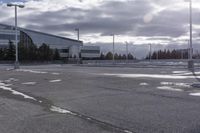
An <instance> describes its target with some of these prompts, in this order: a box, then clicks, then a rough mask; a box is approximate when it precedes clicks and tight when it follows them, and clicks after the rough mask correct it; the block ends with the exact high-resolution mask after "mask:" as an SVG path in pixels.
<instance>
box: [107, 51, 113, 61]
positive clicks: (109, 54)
mask: <svg viewBox="0 0 200 133" xmlns="http://www.w3.org/2000/svg"><path fill="white" fill-rule="evenodd" d="M112 58H113V54H112V53H111V52H108V53H107V54H106V60H112Z"/></svg>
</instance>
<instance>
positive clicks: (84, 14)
mask: <svg viewBox="0 0 200 133" xmlns="http://www.w3.org/2000/svg"><path fill="white" fill-rule="evenodd" d="M151 10H153V8H152V7H151V6H150V5H149V4H148V3H146V2H144V1H143V2H142V1H141V2H138V1H137V2H134V1H131V2H130V1H129V2H119V1H118V2H117V1H109V2H102V4H101V5H100V6H99V7H95V8H93V9H80V8H72V7H68V8H66V9H63V10H59V11H49V12H39V13H35V14H33V15H32V16H31V17H27V16H23V17H21V18H20V19H21V20H23V21H26V22H27V28H32V26H30V24H29V23H30V22H31V25H33V24H35V25H37V26H38V27H36V26H35V27H34V28H36V29H41V28H42V30H44V31H48V32H49V31H56V30H61V31H65V30H73V29H74V28H76V27H79V28H80V29H82V32H84V33H87V34H89V33H102V35H106V34H111V33H115V34H126V33H129V32H130V31H132V30H133V29H134V27H135V25H136V24H138V23H142V22H143V16H144V15H145V14H146V13H148V12H150V11H151Z"/></svg>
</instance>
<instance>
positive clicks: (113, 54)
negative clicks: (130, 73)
mask: <svg viewBox="0 0 200 133" xmlns="http://www.w3.org/2000/svg"><path fill="white" fill-rule="evenodd" d="M111 36H112V37H113V47H112V49H113V53H112V61H113V64H114V63H115V35H114V34H112V35H111Z"/></svg>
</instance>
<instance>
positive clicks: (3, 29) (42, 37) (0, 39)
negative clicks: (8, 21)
mask: <svg viewBox="0 0 200 133" xmlns="http://www.w3.org/2000/svg"><path fill="white" fill-rule="evenodd" d="M9 41H12V42H15V27H14V26H9V25H4V24H0V47H7V46H8V43H9ZM18 41H20V42H23V43H24V44H25V45H29V44H30V43H33V44H35V45H37V46H41V45H42V44H43V43H45V44H47V45H49V46H50V48H52V49H55V48H56V49H58V50H59V53H60V56H61V57H62V58H78V57H79V55H80V51H81V49H80V48H81V47H82V46H83V42H82V41H78V40H74V39H69V38H65V37H60V36H56V35H51V34H47V33H42V32H38V31H33V30H29V29H24V28H18Z"/></svg>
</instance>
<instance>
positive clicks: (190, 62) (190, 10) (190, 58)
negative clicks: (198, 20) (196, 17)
mask: <svg viewBox="0 0 200 133" xmlns="http://www.w3.org/2000/svg"><path fill="white" fill-rule="evenodd" d="M186 2H189V12H190V17H189V18H190V48H189V52H190V57H189V61H188V69H193V68H194V62H193V59H192V55H193V50H192V0H186Z"/></svg>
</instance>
